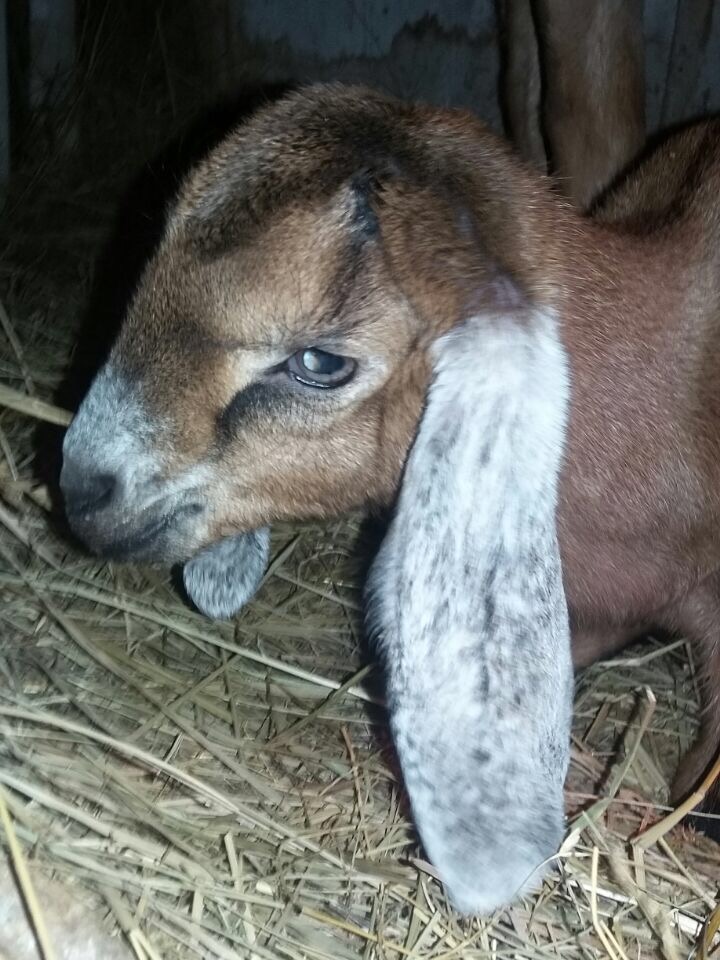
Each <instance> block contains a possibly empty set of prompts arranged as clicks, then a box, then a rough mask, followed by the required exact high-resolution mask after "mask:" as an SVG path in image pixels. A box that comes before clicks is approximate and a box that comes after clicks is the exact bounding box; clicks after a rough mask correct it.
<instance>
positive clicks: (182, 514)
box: [71, 502, 204, 562]
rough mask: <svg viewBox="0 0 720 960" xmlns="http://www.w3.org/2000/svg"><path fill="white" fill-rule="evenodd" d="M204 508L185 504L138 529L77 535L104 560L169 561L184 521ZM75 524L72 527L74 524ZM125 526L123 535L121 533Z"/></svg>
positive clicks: (193, 503) (89, 532) (120, 526)
mask: <svg viewBox="0 0 720 960" xmlns="http://www.w3.org/2000/svg"><path fill="white" fill-rule="evenodd" d="M203 510H204V507H203V506H202V504H200V503H196V502H192V503H184V504H181V505H179V506H177V507H175V508H174V509H172V510H169V511H168V512H166V513H162V514H160V515H159V516H158V515H156V516H154V517H152V518H151V519H150V520H148V521H147V522H146V523H144V524H142V525H141V526H139V527H136V528H134V529H133V528H131V529H127V525H125V524H121V525H119V527H115V529H114V530H112V533H111V532H110V531H107V534H106V535H103V534H105V531H103V532H102V533H101V532H100V531H87V530H79V529H76V533H77V534H78V535H79V536H80V538H81V539H82V540H83V541H84V542H85V543H86V544H87V546H88V547H89V548H90V550H92V552H93V553H94V554H95V555H96V556H98V557H102V558H103V559H105V560H115V561H118V562H130V561H148V562H163V561H167V559H168V554H169V553H170V552H171V551H170V547H171V546H172V542H173V540H174V539H175V537H174V536H173V534H175V533H179V532H180V531H179V529H178V528H179V527H181V526H182V524H183V521H187V520H189V519H190V518H191V517H193V516H197V515H198V514H200V513H202V512H203ZM71 525H72V524H71ZM123 527H125V531H123V532H122V533H121V534H120V536H118V535H117V534H118V532H119V530H122V528H123Z"/></svg>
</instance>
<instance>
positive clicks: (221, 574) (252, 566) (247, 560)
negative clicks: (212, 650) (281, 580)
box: [183, 527, 270, 620]
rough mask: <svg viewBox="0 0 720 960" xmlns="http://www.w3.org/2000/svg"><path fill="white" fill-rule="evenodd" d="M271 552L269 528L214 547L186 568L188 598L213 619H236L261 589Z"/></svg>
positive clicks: (211, 545)
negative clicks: (236, 615)
mask: <svg viewBox="0 0 720 960" xmlns="http://www.w3.org/2000/svg"><path fill="white" fill-rule="evenodd" d="M269 552H270V529H269V528H268V527H261V529H260V530H253V531H251V532H250V533H239V534H236V536H234V537H224V538H223V539H222V540H218V541H217V542H216V543H212V544H210V546H209V547H205V549H204V550H201V551H200V552H199V553H196V554H195V556H194V557H191V559H190V560H188V562H187V563H186V564H185V567H184V568H183V583H184V584H185V590H186V591H187V595H188V597H189V598H190V600H192V602H193V603H194V604H195V606H196V607H197V609H198V610H199V611H200V613H204V614H205V616H207V617H211V618H212V619H213V620H228V619H229V618H230V617H234V616H235V614H236V613H238V612H239V611H240V610H241V609H242V608H243V607H244V606H245V604H246V603H247V602H248V601H249V600H251V599H252V597H253V596H254V595H255V593H256V591H257V589H258V587H259V586H260V582H261V580H262V578H263V574H264V573H265V569H266V567H267V562H268V556H269Z"/></svg>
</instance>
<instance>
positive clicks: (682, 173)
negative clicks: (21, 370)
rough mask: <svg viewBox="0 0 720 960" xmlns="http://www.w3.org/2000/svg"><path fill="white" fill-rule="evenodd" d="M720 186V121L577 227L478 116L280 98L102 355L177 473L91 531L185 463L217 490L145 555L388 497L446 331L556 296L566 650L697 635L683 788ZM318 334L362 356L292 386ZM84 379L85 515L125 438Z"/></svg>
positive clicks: (698, 626)
mask: <svg viewBox="0 0 720 960" xmlns="http://www.w3.org/2000/svg"><path fill="white" fill-rule="evenodd" d="M719 196H720V124H719V123H718V122H716V121H709V122H706V123H701V124H698V125H696V126H694V127H691V128H690V129H688V130H687V131H685V132H681V133H678V134H675V135H674V136H672V137H671V138H670V139H669V140H668V141H667V142H666V143H665V145H663V146H661V147H659V149H658V150H657V151H656V152H655V153H654V154H653V155H652V156H651V157H650V158H649V159H648V160H647V162H646V163H644V164H643V165H641V166H639V167H638V168H637V169H636V170H635V171H634V172H633V174H632V175H631V176H630V177H629V178H628V179H627V180H626V181H625V182H624V184H623V185H622V186H620V187H619V188H618V189H617V190H616V191H614V192H613V193H612V194H611V195H610V197H608V199H607V201H606V203H605V205H604V207H603V209H602V210H601V211H600V213H599V214H598V216H597V218H596V219H586V218H583V217H581V216H580V215H579V214H578V213H576V212H575V211H574V210H573V209H572V208H571V207H570V206H569V205H568V204H566V203H565V202H563V201H562V200H561V199H559V198H558V196H557V195H556V194H555V193H554V192H553V190H552V189H551V186H550V184H549V183H548V182H547V181H546V180H545V179H544V178H543V177H541V176H539V175H538V174H536V173H534V172H532V171H531V170H529V169H528V168H527V167H526V166H525V165H524V164H523V163H521V162H520V161H519V160H518V159H517V158H516V157H515V156H513V154H512V153H511V152H510V150H509V148H508V147H507V145H506V144H505V143H504V142H503V141H502V140H501V139H499V138H498V137H495V136H494V135H493V134H491V133H490V132H488V131H487V130H486V129H485V128H484V127H483V126H482V124H480V123H479V122H478V121H477V120H475V119H473V118H472V117H471V116H469V115H467V114H464V113H461V112H456V111H443V110H436V109H431V108H427V107H421V106H413V105H410V104H406V103H401V102H399V101H396V100H393V99H390V98H386V97H384V96H381V95H380V94H378V93H374V92H372V91H368V90H363V89H357V88H345V87H339V86H330V87H324V86H320V87H312V88H309V89H307V90H304V91H301V92H299V93H296V94H293V95H292V96H290V97H288V98H286V99H284V100H282V101H280V102H279V103H277V104H275V105H273V106H271V107H268V108H267V109H265V110H263V111H262V112H260V113H259V114H257V115H256V116H255V117H254V118H252V119H251V120H250V121H249V122H248V123H247V124H245V125H244V126H242V127H240V128H239V129H238V130H236V131H234V132H233V133H232V134H231V135H230V136H229V137H228V138H227V139H226V140H225V142H224V143H222V144H221V145H220V146H219V147H218V148H217V149H216V150H214V151H213V152H212V153H211V154H210V155H209V156H208V157H207V159H206V160H205V161H204V162H203V163H201V164H200V165H199V166H198V167H197V169H196V170H195V171H194V172H193V173H192V174H191V176H190V177H189V178H188V180H187V181H186V182H185V184H184V185H183V187H182V189H181V191H180V195H179V198H178V201H177V203H176V205H175V207H174V209H173V210H172V211H171V212H170V215H169V218H168V224H167V229H166V232H165V236H164V238H163V240H162V242H161V243H160V246H159V248H158V250H157V252H156V254H155V257H154V259H153V260H152V262H151V263H150V264H149V266H148V268H147V270H146V272H145V275H144V277H143V278H142V280H141V282H140V285H139V289H138V291H137V295H136V297H135V300H134V302H133V304H132V306H131V308H130V311H129V313H128V316H127V318H126V320H125V323H124V326H123V329H122V331H121V333H120V337H119V339H118V341H117V343H116V344H115V346H114V349H113V353H112V356H111V359H110V363H111V364H112V365H113V367H114V369H116V370H117V371H120V372H121V373H122V375H123V376H124V377H125V379H126V381H127V382H128V383H130V384H132V388H133V390H134V395H135V398H136V401H137V404H138V405H141V406H142V409H143V410H144V412H145V417H146V418H147V419H148V420H149V422H151V423H152V424H153V426H154V433H153V442H152V447H153V450H154V451H156V453H157V455H158V458H159V460H160V461H161V462H162V465H161V467H160V468H159V469H158V468H157V467H154V468H153V470H150V471H149V472H147V474H146V475H143V476H140V474H139V473H136V475H135V483H134V490H135V491H136V494H137V496H139V491H140V489H141V487H142V484H143V482H144V484H145V487H146V490H145V491H144V492H143V494H142V497H143V499H142V509H139V508H138V506H137V500H136V499H129V498H128V497H127V496H125V495H123V485H122V484H119V485H117V489H116V494H115V496H114V497H113V498H112V500H111V501H108V502H104V503H103V504H102V505H101V506H98V508H97V509H96V510H95V511H94V512H91V513H89V514H88V515H87V516H86V517H85V520H83V522H82V528H81V530H80V532H81V533H82V534H83V536H85V537H86V538H87V539H88V540H89V541H90V542H91V543H92V544H93V545H94V548H95V549H96V550H98V551H99V552H108V551H112V549H113V546H114V545H115V542H116V537H117V530H118V525H120V527H121V528H122V530H123V531H124V535H125V538H126V543H127V542H128V537H129V536H130V532H131V531H133V530H134V531H135V533H136V535H139V534H140V533H141V532H142V529H143V525H144V524H145V514H144V513H143V511H144V510H145V509H147V506H146V505H147V504H148V503H150V502H152V504H154V506H153V508H152V509H153V511H154V513H153V516H154V517H157V512H158V511H162V509H163V501H162V487H163V484H166V486H167V487H168V489H170V490H176V489H177V487H176V486H173V485H177V484H178V483H179V482H180V481H179V479H178V478H182V477H185V476H188V475H191V476H194V475H195V474H194V473H193V471H199V474H200V475H201V476H202V477H203V481H202V484H201V486H200V487H199V488H198V490H199V492H198V493H197V495H196V494H193V497H194V499H193V501H192V503H188V504H186V507H187V509H186V510H185V512H184V513H182V514H181V515H179V516H178V515H177V514H176V513H174V512H173V511H174V510H175V503H176V500H175V499H174V497H175V496H176V494H175V493H172V494H171V495H168V497H169V499H168V502H167V504H166V511H167V518H168V521H167V524H166V526H165V527H164V528H163V533H162V537H161V538H160V539H159V540H158V542H157V545H156V547H157V549H156V550H155V551H154V554H153V550H152V545H149V546H148V544H147V543H145V545H144V552H143V554H142V555H143V556H145V557H146V558H147V557H150V556H153V555H154V557H155V559H158V560H161V561H166V562H169V561H171V560H177V559H186V558H187V557H188V556H189V555H190V554H192V553H194V552H196V551H198V550H200V549H202V548H203V547H206V546H207V545H208V544H211V543H213V542H215V541H217V540H219V539H221V538H222V537H225V536H229V535H233V534H235V533H238V532H243V531H247V530H251V529H256V528H259V527H261V526H265V525H267V524H269V523H272V522H273V521H274V520H277V519H280V518H297V517H308V516H315V517H317V516H332V515H334V514H337V513H339V512H342V511H344V510H348V509H350V508H353V507H357V506H361V505H368V504H369V505H376V504H387V503H390V502H391V501H392V499H393V497H394V495H395V491H396V490H397V486H398V483H399V479H400V474H401V470H402V466H403V463H404V461H405V458H406V455H407V451H408V449H409V447H410V443H411V440H412V437H413V435H414V431H415V427H416V424H417V421H418V418H419V416H420V411H421V408H422V403H423V398H424V395H425V391H426V388H427V383H428V378H429V370H430V360H429V354H428V351H429V348H430V346H431V344H432V343H433V342H434V341H435V340H436V339H437V338H438V337H439V336H441V335H442V334H443V333H445V332H447V331H448V330H450V329H451V328H452V327H454V326H456V325H457V324H458V323H460V322H462V321H464V320H466V319H467V318H468V317H470V316H473V315H478V314H481V313H482V312H483V311H484V310H486V309H487V308H488V306H497V291H498V283H502V281H503V278H505V277H510V278H512V282H513V286H514V287H515V288H517V289H519V290H520V291H521V292H522V295H523V297H524V298H525V300H526V301H527V303H528V304H529V305H530V306H531V307H532V309H534V310H539V311H554V312H555V313H556V315H557V317H558V323H559V327H560V332H561V336H562V339H563V342H564V344H565V346H566V349H567V351H568V355H569V360H570V365H571V369H572V372H573V403H572V408H571V413H570V423H569V432H568V446H567V460H566V466H565V468H564V470H563V472H562V475H561V480H560V498H559V512H558V534H559V540H560V546H561V552H562V558H563V575H564V581H565V591H566V595H567V600H568V604H569V608H570V615H571V623H572V626H573V647H574V657H575V662H576V663H577V664H578V665H583V664H585V663H588V662H591V661H592V660H593V659H595V658H597V657H598V656H601V655H603V654H607V653H609V652H611V651H612V650H614V649H617V648H619V647H620V646H622V645H623V644H624V643H627V642H628V641H629V640H631V639H632V638H633V637H636V636H637V635H638V634H641V633H642V632H643V631H646V630H650V629H655V628H669V629H671V630H675V631H679V632H681V633H683V634H685V635H686V636H687V637H688V639H689V640H690V642H691V643H692V644H693V652H694V659H695V663H696V665H697V667H698V670H699V678H700V684H701V690H702V696H703V725H702V729H701V732H700V737H699V739H698V742H697V745H696V746H695V748H694V749H693V750H692V751H691V752H690V754H688V756H687V758H686V759H685V761H684V763H683V765H682V766H681V768H680V771H679V774H678V778H677V780H676V785H675V792H674V796H675V797H676V798H677V797H679V796H681V795H683V794H685V793H686V792H687V791H688V790H689V788H690V787H691V786H692V785H693V784H694V783H696V782H697V780H698V779H699V777H700V776H701V775H702V773H703V772H704V771H705V770H706V769H707V768H708V766H709V764H710V763H711V761H712V760H713V758H714V756H715V755H716V753H717V750H718V744H719V743H720V698H719V697H718V678H719V677H720V537H719V536H718V529H719V524H720V378H719V377H718V376H717V370H716V366H717V364H716V361H717V357H718V356H719V355H720V284H719V283H718V278H719V277H720V203H718V197H719ZM307 346H315V347H321V348H323V349H325V350H329V351H331V352H335V353H339V354H343V355H346V356H350V357H354V358H355V359H356V360H357V363H358V370H357V374H356V376H355V377H354V378H353V379H352V380H351V381H350V383H349V384H348V385H347V386H345V387H342V388H338V389H336V390H326V391H322V390H320V391H318V390H312V389H308V388H304V387H302V386H301V385H299V384H297V383H294V382H292V381H291V380H290V379H289V378H288V377H287V375H285V374H284V373H282V371H281V370H280V369H279V367H278V365H279V364H281V363H282V362H283V361H284V360H285V359H286V358H287V357H288V356H290V354H292V353H293V352H294V351H296V350H298V349H301V348H304V347H307ZM476 359H477V363H478V365H479V366H480V365H482V363H483V355H482V351H479V353H478V356H477V358H476ZM93 389H94V388H92V389H91V392H90V397H89V399H88V400H86V401H85V403H84V404H83V406H82V407H81V409H80V411H79V413H78V416H77V419H76V421H75V423H74V424H73V426H71V428H70V430H69V431H68V434H67V438H66V447H65V451H66V466H65V471H66V472H65V479H64V489H65V494H66V498H67V501H68V506H69V508H70V510H71V512H72V507H73V504H74V503H75V502H76V501H77V500H78V499H79V500H80V501H82V499H83V496H84V495H85V493H84V491H83V489H82V484H79V485H78V484H77V471H74V469H73V464H74V462H75V461H77V460H78V459H79V458H83V462H84V463H86V464H92V466H93V469H94V470H95V471H96V472H97V473H98V474H102V473H103V471H104V470H105V469H106V467H107V461H108V459H109V458H111V457H112V456H113V455H114V454H113V451H114V450H115V449H116V435H117V432H118V430H120V429H121V425H119V424H117V422H116V418H115V415H114V411H113V410H111V409H108V410H107V411H105V412H104V413H101V412H98V410H97V406H93V401H92V397H93ZM88 421H92V427H93V429H92V430H89V429H87V428H86V427H87V424H88ZM82 438H86V439H87V438H89V439H87V444H86V441H85V440H83V439H82ZM85 444H86V445H85ZM191 506H192V508H193V509H195V510H196V512H195V513H189V512H188V511H189V510H190V507H191ZM710 802H711V803H712V802H715V803H716V804H717V802H718V796H717V793H716V795H715V797H714V801H713V798H711V800H710Z"/></svg>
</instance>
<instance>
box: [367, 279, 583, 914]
mask: <svg viewBox="0 0 720 960" xmlns="http://www.w3.org/2000/svg"><path fill="white" fill-rule="evenodd" d="M501 299H503V300H505V299H506V294H505V293H502V294H501ZM504 307H505V309H503V310H502V312H501V313H500V314H499V315H498V316H494V315H492V314H483V315H481V316H480V317H477V318H471V319H470V320H468V321H467V322H466V323H464V324H461V325H460V326H458V327H456V328H455V329H454V330H453V331H452V332H451V333H449V334H446V335H445V336H444V337H442V338H441V339H440V340H439V341H438V343H437V344H436V345H435V346H434V347H433V348H432V351H431V354H432V355H433V357H434V377H433V381H432V384H431V386H430V390H429V396H428V402H427V405H426V407H425V410H424V412H423V415H422V420H421V422H420V427H419V430H418V434H417V436H416V438H415V441H414V443H413V446H412V449H411V452H410V455H409V457H408V462H407V465H406V467H405V471H404V475H403V482H402V486H401V488H400V494H399V497H398V503H397V508H396V510H395V515H394V517H393V520H392V522H391V525H390V529H389V532H388V534H387V536H386V537H385V539H384V541H383V544H382V546H381V548H380V551H379V553H378V555H377V557H376V559H375V561H374V563H373V566H372V569H371V572H370V576H369V578H368V584H369V586H368V588H367V594H368V607H369V610H370V616H369V620H370V625H371V629H372V631H373V632H374V633H375V635H376V636H377V637H378V640H379V643H380V648H381V651H382V653H383V656H384V661H385V665H386V673H387V688H388V694H389V696H388V704H389V709H390V725H391V728H392V731H393V736H394V741H395V745H396V748H397V752H398V756H399V759H400V763H401V766H402V771H403V776H404V780H405V785H406V787H407V790H408V794H409V797H410V801H411V804H412V809H413V814H414V819H415V823H416V824H417V827H418V830H419V833H420V836H421V838H422V841H423V845H424V847H425V849H426V850H427V852H428V855H429V856H430V859H431V860H432V862H433V864H434V865H435V867H436V868H437V869H438V871H439V872H440V875H441V876H442V878H443V880H444V882H445V884H446V886H447V888H448V891H449V893H450V896H451V899H452V900H453V903H454V904H455V906H456V907H457V908H458V909H459V910H461V911H462V912H464V913H469V914H473V913H483V914H484V913H490V912H492V911H493V910H495V909H496V908H498V907H500V906H504V905H506V904H507V903H509V902H511V901H512V900H513V899H514V897H515V896H516V895H517V894H518V893H522V892H525V891H527V890H530V889H532V888H533V887H534V886H535V885H536V884H537V883H538V881H539V880H540V879H541V877H542V874H543V872H544V867H545V863H546V861H548V860H549V859H550V858H551V857H553V856H554V855H555V853H556V852H557V849H558V846H559V845H560V840H561V839H562V833H563V824H564V806H563V784H564V782H565V775H566V773H567V767H568V760H569V755H570V749H569V748H570V722H571V716H572V690H573V683H572V679H573V678H572V663H571V660H570V630H569V626H568V614H567V607H566V604H565V596H564V593H563V586H562V571H561V567H560V550H559V547H558V543H557V537H556V533H555V504H556V493H557V478H558V473H559V470H560V460H561V456H562V448H563V441H564V436H565V425H566V424H565V422H566V415H567V404H568V375H567V364H566V358H565V354H564V351H563V349H562V347H561V345H560V343H559V341H558V337H557V330H556V324H555V321H554V319H553V318H552V317H550V316H547V315H545V314H543V313H539V314H534V313H533V312H532V311H529V310H527V309H523V308H522V307H521V306H520V305H518V308H517V309H516V310H514V311H508V310H507V305H506V303H504ZM479 355H482V356H483V358H484V361H485V362H484V364H483V365H482V366H481V367H480V369H478V365H477V357H478V356H479Z"/></svg>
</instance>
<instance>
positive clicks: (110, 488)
mask: <svg viewBox="0 0 720 960" xmlns="http://www.w3.org/2000/svg"><path fill="white" fill-rule="evenodd" d="M60 486H61V488H62V492H63V497H64V499H65V509H66V510H67V512H68V513H69V514H75V513H90V512H95V511H96V510H100V509H102V508H103V507H105V506H107V505H108V504H109V503H110V501H111V500H112V499H113V497H114V495H115V492H116V490H117V486H118V482H117V478H116V477H115V476H114V475H113V474H111V473H94V474H82V473H79V472H77V473H76V472H74V471H73V473H72V474H69V473H68V471H66V470H63V474H62V476H61V478H60Z"/></svg>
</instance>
